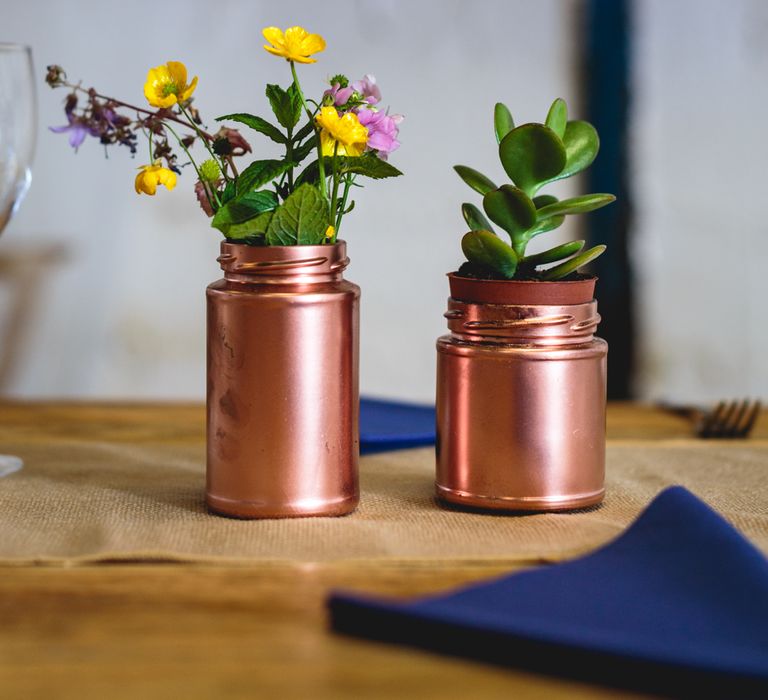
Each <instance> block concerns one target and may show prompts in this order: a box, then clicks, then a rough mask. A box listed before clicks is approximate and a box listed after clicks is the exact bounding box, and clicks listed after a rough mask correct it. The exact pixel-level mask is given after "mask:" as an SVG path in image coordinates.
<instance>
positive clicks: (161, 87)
mask: <svg viewBox="0 0 768 700" xmlns="http://www.w3.org/2000/svg"><path fill="white" fill-rule="evenodd" d="M196 87H197V76H195V77H194V78H192V82H191V83H190V84H189V85H187V67H186V66H185V65H184V64H183V63H180V62H179V61H168V63H166V64H165V65H164V66H157V67H156V68H150V69H149V72H148V73H147V82H146V83H144V96H145V97H146V98H147V101H148V102H149V104H151V105H152V106H153V107H160V108H166V107H173V105H175V104H176V103H177V102H185V101H186V100H188V99H189V98H190V96H191V95H192V93H193V92H194V91H195V88H196Z"/></svg>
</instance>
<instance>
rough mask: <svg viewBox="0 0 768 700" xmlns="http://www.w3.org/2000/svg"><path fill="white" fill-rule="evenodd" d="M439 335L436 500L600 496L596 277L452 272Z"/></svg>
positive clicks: (496, 505) (534, 505) (490, 504)
mask: <svg viewBox="0 0 768 700" xmlns="http://www.w3.org/2000/svg"><path fill="white" fill-rule="evenodd" d="M449 279H450V285H451V297H450V299H449V300H448V311H447V312H446V314H445V316H446V318H447V319H448V328H449V330H450V334H449V335H445V336H442V337H441V338H439V339H438V341H437V479H436V489H437V496H438V497H439V498H440V499H442V500H444V501H447V502H449V503H453V504H458V505H462V506H470V507H474V508H483V509H492V510H521V511H559V510H569V509H574V508H582V507H586V506H590V505H594V504H596V503H599V502H600V501H601V500H602V499H603V496H604V474H605V398H606V355H607V350H608V346H607V343H606V342H605V341H604V340H601V339H600V338H596V337H594V335H593V334H594V332H595V329H596V328H597V325H598V323H599V321H600V316H599V315H598V313H597V302H596V301H595V300H594V299H593V295H594V287H595V279H594V278H591V279H584V280H577V281H573V282H570V281H569V282H524V281H519V282H518V281H495V280H477V279H471V278H464V277H458V276H456V275H453V274H451V275H449Z"/></svg>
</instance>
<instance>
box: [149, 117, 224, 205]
mask: <svg viewBox="0 0 768 700" xmlns="http://www.w3.org/2000/svg"><path fill="white" fill-rule="evenodd" d="M163 126H164V127H165V128H166V129H168V131H170V132H171V133H172V134H173V136H174V137H175V139H176V140H177V141H178V142H179V146H181V147H182V149H183V150H184V153H186V154H187V158H189V162H190V163H192V167H193V168H194V169H195V172H196V173H197V179H198V180H200V182H202V183H203V189H204V190H205V196H206V199H208V204H210V205H211V209H213V208H214V206H213V202H212V201H211V196H210V194H209V190H208V185H207V183H206V181H205V180H203V178H202V176H201V175H200V170H199V168H198V167H197V163H195V159H194V158H193V157H192V154H191V153H190V152H189V149H188V148H187V147H186V146H185V145H184V142H183V141H182V140H181V139H180V138H179V135H178V134H177V133H176V132H175V131H174V130H173V127H171V125H170V124H163ZM210 191H211V193H212V194H213V198H214V199H215V200H216V209H218V208H220V207H221V201H220V200H219V195H218V194H217V193H216V190H215V189H214V188H213V187H211V188H210Z"/></svg>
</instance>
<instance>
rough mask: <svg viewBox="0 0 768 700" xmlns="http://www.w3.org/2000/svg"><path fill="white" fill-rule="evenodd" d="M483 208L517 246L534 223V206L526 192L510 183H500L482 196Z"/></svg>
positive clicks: (521, 242)
mask: <svg viewBox="0 0 768 700" xmlns="http://www.w3.org/2000/svg"><path fill="white" fill-rule="evenodd" d="M483 209H485V213H486V214H488V216H489V218H490V219H491V221H493V223H495V224H498V225H499V226H501V228H503V229H504V230H505V231H506V232H507V233H508V234H509V235H510V238H511V239H512V244H513V245H514V246H515V247H516V248H517V247H518V246H520V245H522V244H523V243H524V242H525V241H526V240H527V239H526V237H525V232H526V231H527V230H528V229H529V228H531V226H533V225H534V224H535V223H536V207H534V206H533V202H532V201H531V200H530V198H529V197H528V195H527V194H525V192H523V191H522V190H521V189H518V188H517V187H513V186H512V185H502V186H501V187H499V188H498V189H496V190H492V191H491V192H488V193H487V194H486V195H485V197H483Z"/></svg>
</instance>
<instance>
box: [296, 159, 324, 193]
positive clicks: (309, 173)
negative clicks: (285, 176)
mask: <svg viewBox="0 0 768 700" xmlns="http://www.w3.org/2000/svg"><path fill="white" fill-rule="evenodd" d="M319 179H320V168H319V167H318V165H317V160H313V161H312V162H311V163H310V164H309V165H308V166H307V167H306V168H304V170H302V171H301V172H300V173H299V176H298V177H297V178H296V179H295V180H294V184H295V185H296V187H298V186H299V185H303V184H304V183H308V184H310V185H314V184H316V183H317V181H318V180H319Z"/></svg>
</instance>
